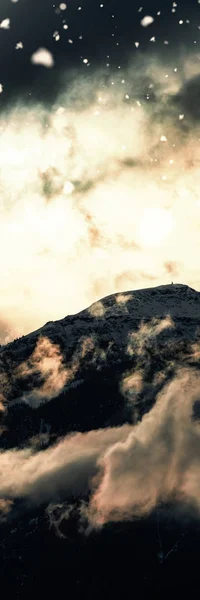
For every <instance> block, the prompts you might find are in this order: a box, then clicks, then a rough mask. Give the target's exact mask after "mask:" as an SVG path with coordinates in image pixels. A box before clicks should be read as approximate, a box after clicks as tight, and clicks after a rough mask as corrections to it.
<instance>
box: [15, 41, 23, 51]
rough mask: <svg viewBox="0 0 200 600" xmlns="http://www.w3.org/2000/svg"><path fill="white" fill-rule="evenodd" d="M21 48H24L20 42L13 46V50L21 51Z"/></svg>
mask: <svg viewBox="0 0 200 600" xmlns="http://www.w3.org/2000/svg"><path fill="white" fill-rule="evenodd" d="M23 47H24V46H23V43H22V42H18V43H17V44H16V46H15V50H22V48H23Z"/></svg>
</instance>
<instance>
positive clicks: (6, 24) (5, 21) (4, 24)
mask: <svg viewBox="0 0 200 600" xmlns="http://www.w3.org/2000/svg"><path fill="white" fill-rule="evenodd" d="M0 28H1V29H10V19H3V21H1V23H0Z"/></svg>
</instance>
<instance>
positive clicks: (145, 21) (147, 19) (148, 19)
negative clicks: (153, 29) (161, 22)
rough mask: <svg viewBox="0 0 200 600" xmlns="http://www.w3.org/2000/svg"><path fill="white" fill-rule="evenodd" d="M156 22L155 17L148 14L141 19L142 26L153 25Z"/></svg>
mask: <svg viewBox="0 0 200 600" xmlns="http://www.w3.org/2000/svg"><path fill="white" fill-rule="evenodd" d="M153 22H154V18H153V17H150V16H149V15H146V17H143V19H142V20H141V21H140V23H141V25H142V27H148V25H151V24H152V23H153Z"/></svg>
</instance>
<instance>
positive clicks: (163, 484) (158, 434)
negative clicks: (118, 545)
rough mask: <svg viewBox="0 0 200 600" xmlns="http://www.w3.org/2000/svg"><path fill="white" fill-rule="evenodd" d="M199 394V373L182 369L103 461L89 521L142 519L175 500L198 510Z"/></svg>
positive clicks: (99, 523)
mask: <svg viewBox="0 0 200 600" xmlns="http://www.w3.org/2000/svg"><path fill="white" fill-rule="evenodd" d="M199 392H200V379H199V375H198V373H197V372H195V371H192V370H191V371H190V372H188V371H187V370H184V369H182V370H180V372H179V373H178V374H177V376H176V377H175V378H174V380H173V381H172V382H171V383H170V384H167V385H166V386H165V389H164V390H163V391H162V392H161V393H160V395H159V396H158V398H157V401H156V403H155V405H154V407H153V408H152V409H151V411H150V412H149V413H147V414H146V415H145V416H144V417H143V419H142V421H141V422H140V423H138V424H137V425H136V426H135V427H134V429H133V431H132V432H131V433H130V434H129V435H128V437H127V440H126V441H125V442H121V441H119V442H117V443H116V444H115V445H114V446H112V447H111V448H109V449H108V450H107V452H106V453H105V455H104V457H103V458H102V457H101V458H100V459H99V461H98V464H99V467H100V468H101V469H102V471H103V475H102V480H101V483H100V485H99V486H98V487H97V490H96V491H95V493H94V495H93V497H92V500H91V502H90V506H89V512H88V514H89V518H90V520H91V522H93V523H94V524H97V526H98V525H101V524H104V523H106V522H108V521H109V520H114V521H117V520H123V519H130V518H134V517H138V516H143V515H146V514H148V513H149V512H151V510H152V509H153V508H155V507H156V506H157V504H158V503H161V502H167V501H173V500H175V499H176V500H178V501H180V502H185V503H186V504H187V503H188V504H190V505H193V507H194V509H197V510H199V509H200V502H199V498H200V489H199V475H200V427H199V423H197V422H196V421H194V420H193V419H192V407H193V404H194V402H195V400H196V398H197V397H198V396H199Z"/></svg>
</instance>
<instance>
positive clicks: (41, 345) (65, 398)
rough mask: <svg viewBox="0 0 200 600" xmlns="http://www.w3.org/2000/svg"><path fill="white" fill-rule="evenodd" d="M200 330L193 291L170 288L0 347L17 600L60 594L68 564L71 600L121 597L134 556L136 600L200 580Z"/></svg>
mask: <svg viewBox="0 0 200 600" xmlns="http://www.w3.org/2000/svg"><path fill="white" fill-rule="evenodd" d="M199 323H200V293H199V292H197V291H195V290H193V289H191V288H190V287H188V286H186V285H181V284H173V285H167V286H159V287H156V288H147V289H144V290H137V291H128V292H125V293H123V294H122V293H120V294H114V295H112V296H108V297H106V298H103V299H102V300H100V301H98V302H96V303H94V304H93V305H92V306H91V307H89V308H88V309H86V310H84V311H82V312H80V313H78V314H77V315H71V316H68V317H66V318H64V319H61V320H59V321H56V322H50V323H47V324H46V325H44V327H41V328H40V329H39V330H37V331H35V332H33V333H31V334H29V335H26V336H23V337H22V338H20V339H18V340H15V341H14V342H11V343H10V344H8V345H7V346H2V347H1V348H0V401H1V425H0V427H1V429H0V431H1V435H0V448H1V453H0V511H1V513H0V514H1V532H2V538H1V539H2V541H1V543H0V552H1V556H0V558H1V561H2V565H3V568H2V578H3V579H2V581H3V582H4V583H5V585H7V587H8V589H9V590H10V591H11V592H12V593H14V594H15V595H16V596H17V597H22V596H23V594H25V595H26V594H27V593H29V595H31V594H33V595H34V593H35V592H34V593H33V590H35V591H38V588H39V587H40V584H41V582H43V584H44V582H45V585H46V593H49V591H50V589H53V586H55V590H56V591H57V586H58V585H61V583H60V584H59V582H62V585H63V584H64V580H65V561H66V560H67V563H68V565H69V567H68V580H69V585H73V586H74V594H75V595H77V596H78V595H79V594H83V593H84V594H87V595H88V594H89V595H90V594H91V596H93V595H94V593H95V595H97V597H98V594H99V597H102V595H106V594H107V596H109V595H110V594H111V593H113V590H116V591H117V590H119V589H121V590H125V589H126V587H127V589H128V587H129V585H130V577H131V573H132V570H130V576H129V575H128V574H127V564H128V563H129V562H130V557H131V556H132V557H134V564H135V566H136V573H135V581H136V582H137V586H139V587H140V592H141V593H142V594H144V597H146V594H147V593H148V594H150V595H151V594H153V596H152V597H155V593H157V592H158V597H160V594H161V593H162V595H163V594H164V592H165V588H166V589H167V590H168V592H170V591H171V587H170V586H171V585H172V580H174V575H175V573H176V582H175V585H177V589H180V580H179V578H180V577H182V583H183V587H184V588H185V586H186V585H187V583H188V586H189V581H190V577H189V572H190V573H191V572H192V577H193V580H194V581H195V577H196V573H197V572H196V566H195V565H196V563H197V545H198V543H199V539H200V538H199V533H198V532H199V508H200V490H199V488H198V475H199V474H200V469H199V466H200V424H199V405H200V403H199V397H200V378H199V365H200V334H199ZM191 548H192V550H191ZM109 553H111V554H112V555H113V559H114V560H115V564H116V565H118V569H119V572H118V574H117V572H116V569H115V571H114V572H113V570H112V568H111V560H109ZM106 557H107V558H106ZM41 562H42V564H43V563H44V568H43V567H41ZM100 564H101V565H102V567H101V568H100V566H99V565H100ZM184 564H185V565H186V564H187V569H188V571H187V572H188V580H187V577H186V574H185V576H184V577H183V574H182V570H181V569H182V567H181V565H184ZM90 565H91V566H90ZM49 568H50V570H51V568H52V569H54V570H53V571H52V572H51V573H50V572H49ZM10 572H12V576H11V577H10V575H9V573H10ZM47 572H48V573H47ZM183 580H184V581H183ZM156 582H157V583H156ZM9 586H10V587H9ZM155 586H157V592H156V587H155ZM61 587H62V586H61ZM97 588H98V590H97Z"/></svg>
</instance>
